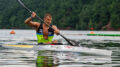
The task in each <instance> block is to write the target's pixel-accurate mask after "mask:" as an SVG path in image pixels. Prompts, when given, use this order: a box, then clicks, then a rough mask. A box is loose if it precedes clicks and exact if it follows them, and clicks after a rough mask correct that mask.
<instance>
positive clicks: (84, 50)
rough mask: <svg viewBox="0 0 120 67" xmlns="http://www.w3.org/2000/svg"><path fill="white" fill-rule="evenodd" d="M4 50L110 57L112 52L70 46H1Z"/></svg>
mask: <svg viewBox="0 0 120 67" xmlns="http://www.w3.org/2000/svg"><path fill="white" fill-rule="evenodd" d="M2 46H3V47H5V48H13V49H25V50H51V51H68V52H81V53H87V54H96V55H106V56H111V54H112V51H110V50H105V49H95V48H88V47H78V46H70V45H10V44H6V45H2Z"/></svg>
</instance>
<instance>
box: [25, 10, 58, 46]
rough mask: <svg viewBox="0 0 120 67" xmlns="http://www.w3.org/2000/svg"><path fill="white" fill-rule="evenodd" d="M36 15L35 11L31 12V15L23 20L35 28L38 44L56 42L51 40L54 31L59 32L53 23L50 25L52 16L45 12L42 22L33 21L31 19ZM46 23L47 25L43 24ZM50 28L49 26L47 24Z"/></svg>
mask: <svg viewBox="0 0 120 67" xmlns="http://www.w3.org/2000/svg"><path fill="white" fill-rule="evenodd" d="M35 17H36V13H35V12H32V14H31V17H29V18H27V19H26V20H25V23H26V24H28V25H29V26H31V27H34V28H35V29H36V33H37V39H38V44H41V43H43V44H48V43H56V42H57V41H52V39H53V36H54V33H55V34H56V35H58V34H59V29H58V28H57V27H56V26H55V25H50V24H51V21H52V16H51V15H50V14H45V16H44V23H43V24H42V23H39V22H33V21H32V19H33V18H35ZM45 23H47V25H46V24H45ZM48 25H49V26H51V27H52V28H53V29H54V30H53V29H52V28H50V27H49V26H48Z"/></svg>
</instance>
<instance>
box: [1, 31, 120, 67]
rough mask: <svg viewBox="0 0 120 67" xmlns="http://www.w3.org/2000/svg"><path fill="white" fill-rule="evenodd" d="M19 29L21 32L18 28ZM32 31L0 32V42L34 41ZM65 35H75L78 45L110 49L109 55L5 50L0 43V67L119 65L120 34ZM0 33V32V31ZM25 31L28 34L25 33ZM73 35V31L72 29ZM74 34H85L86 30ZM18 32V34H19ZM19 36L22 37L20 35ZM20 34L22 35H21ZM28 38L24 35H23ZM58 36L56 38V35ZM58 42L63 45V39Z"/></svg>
mask: <svg viewBox="0 0 120 67" xmlns="http://www.w3.org/2000/svg"><path fill="white" fill-rule="evenodd" d="M21 32H22V31H21ZM32 32H33V31H24V36H25V37H24V36H23V33H20V32H19V34H18V35H17V34H16V36H15V37H11V36H10V37H9V35H8V34H7V33H6V34H5V35H7V37H5V35H4V34H2V36H1V35H0V37H1V38H0V45H4V44H30V45H31V44H37V43H36V39H35V38H33V37H31V36H32V35H31V33H32ZM69 32H71V31H68V33H65V32H64V31H63V32H62V33H64V34H66V35H65V36H67V37H68V38H69V37H72V38H73V39H75V38H76V41H79V43H80V44H81V46H85V47H90V48H99V49H108V50H112V51H113V53H112V56H99V55H90V54H83V53H79V52H58V51H34V50H20V49H7V48H4V47H2V46H0V67H119V66H120V41H119V40H120V37H103V36H102V37H101V36H86V35H75V36H74V37H73V35H72V34H71V35H67V34H69ZM0 33H1V32H0ZM25 33H26V34H29V35H25ZM73 33H74V34H76V33H75V32H73ZM77 33H81V34H86V33H88V31H87V32H83V33H82V32H79V31H77ZM21 34H22V35H21ZM20 35H21V37H22V38H20ZM23 37H24V38H23ZM27 37H28V38H27ZM58 39H59V37H58ZM59 40H60V42H63V43H64V44H66V43H67V42H66V41H65V40H63V39H61V38H60V39H59Z"/></svg>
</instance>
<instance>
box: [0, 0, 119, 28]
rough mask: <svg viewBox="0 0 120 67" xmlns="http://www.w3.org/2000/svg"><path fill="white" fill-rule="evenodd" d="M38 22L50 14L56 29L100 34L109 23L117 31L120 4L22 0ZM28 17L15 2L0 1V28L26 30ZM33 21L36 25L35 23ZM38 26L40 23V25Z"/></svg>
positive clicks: (112, 1) (88, 0)
mask: <svg viewBox="0 0 120 67" xmlns="http://www.w3.org/2000/svg"><path fill="white" fill-rule="evenodd" d="M22 1H23V2H24V4H25V5H26V6H27V7H28V8H30V9H31V10H33V11H35V12H36V13H37V14H38V15H39V16H40V17H41V18H43V17H44V14H45V13H51V14H52V17H53V24H54V25H56V26H58V28H61V29H66V28H68V27H69V29H76V30H88V29H90V28H91V27H94V29H96V30H100V29H101V28H102V27H103V26H105V25H107V24H108V22H111V27H113V28H115V29H118V28H119V27H120V23H119V22H120V7H119V6H120V0H22ZM29 16H30V14H29V13H28V12H27V11H26V10H25V9H24V8H23V7H22V6H20V5H19V4H18V3H17V1H16V0H0V28H1V29H3V28H17V29H28V28H30V27H28V26H27V25H25V24H24V20H25V19H26V18H27V17H29ZM34 21H39V20H37V19H35V20H34ZM39 22H40V21H39Z"/></svg>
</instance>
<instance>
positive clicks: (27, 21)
mask: <svg viewBox="0 0 120 67" xmlns="http://www.w3.org/2000/svg"><path fill="white" fill-rule="evenodd" d="M35 17H36V13H35V12H32V14H31V17H29V18H27V19H26V20H25V24H28V25H29V26H31V27H35V28H37V27H39V26H40V23H39V22H33V21H32V19H33V18H35Z"/></svg>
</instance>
